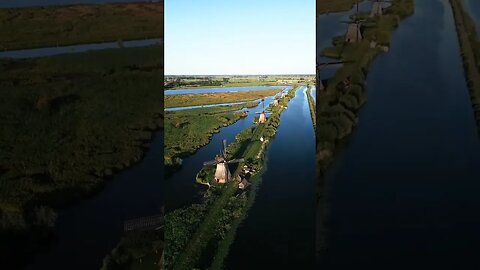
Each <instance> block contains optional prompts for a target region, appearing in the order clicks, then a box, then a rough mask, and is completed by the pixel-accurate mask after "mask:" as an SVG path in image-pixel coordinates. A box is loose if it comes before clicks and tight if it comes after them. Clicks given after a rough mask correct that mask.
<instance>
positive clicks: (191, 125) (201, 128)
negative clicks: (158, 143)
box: [164, 102, 259, 175]
mask: <svg viewBox="0 0 480 270" xmlns="http://www.w3.org/2000/svg"><path fill="white" fill-rule="evenodd" d="M258 104H259V103H258V102H248V103H245V104H237V105H228V106H218V107H209V108H197V109H189V110H180V111H167V112H165V148H164V162H165V170H166V173H167V175H169V174H171V173H172V172H173V171H174V170H176V169H178V168H179V167H180V166H181V164H182V160H181V159H182V158H184V157H186V156H189V155H191V154H193V153H194V152H195V151H197V150H198V149H199V148H201V147H202V146H204V145H206V144H208V143H209V142H210V139H211V137H212V136H213V134H215V133H217V132H219V130H220V128H222V127H226V126H229V125H231V124H233V123H235V122H237V121H238V120H239V119H241V118H243V117H246V116H247V113H246V112H244V111H240V110H242V109H244V108H253V107H256V106H257V105H258Z"/></svg>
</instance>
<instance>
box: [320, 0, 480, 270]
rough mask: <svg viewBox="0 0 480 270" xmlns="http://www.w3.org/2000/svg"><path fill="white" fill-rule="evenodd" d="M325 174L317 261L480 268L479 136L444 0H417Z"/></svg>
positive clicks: (326, 265)
mask: <svg viewBox="0 0 480 270" xmlns="http://www.w3.org/2000/svg"><path fill="white" fill-rule="evenodd" d="M415 3H416V12H415V15H413V16H412V17H410V18H408V19H406V20H405V21H403V22H402V23H401V24H400V28H398V29H397V31H396V32H395V34H394V37H393V44H392V47H391V50H390V52H389V53H387V54H382V55H380V56H379V58H377V59H376V61H375V62H374V64H373V66H372V67H371V72H370V74H369V76H368V80H367V85H368V103H367V104H366V106H365V107H364V109H363V111H362V112H361V114H360V121H359V125H358V128H357V129H356V130H355V132H354V134H353V136H352V138H351V140H350V142H349V143H348V144H347V146H346V147H345V150H344V151H343V152H342V153H340V155H338V158H337V161H336V163H335V164H334V166H333V167H332V168H331V169H330V171H329V172H328V173H327V175H326V183H327V186H326V192H327V196H328V204H327V208H328V212H329V215H328V219H327V229H328V232H327V249H326V252H325V254H323V256H322V257H321V258H322V260H321V263H320V265H319V267H318V269H335V270H337V269H357V268H359V267H361V268H362V269H480V261H479V260H478V253H479V252H480V246H479V243H480V230H479V228H480V215H479V214H478V213H479V211H480V196H479V195H478V194H479V191H480V181H479V180H480V170H479V165H480V142H479V136H478V133H477V128H476V124H475V121H474V115H473V111H472V108H471V102H470V98H469V93H468V89H467V87H466V83H465V79H464V74H463V67H462V61H461V59H460V52H459V45H458V41H457V35H456V32H455V26H454V22H453V16H452V12H451V8H450V5H449V3H448V0H430V1H415Z"/></svg>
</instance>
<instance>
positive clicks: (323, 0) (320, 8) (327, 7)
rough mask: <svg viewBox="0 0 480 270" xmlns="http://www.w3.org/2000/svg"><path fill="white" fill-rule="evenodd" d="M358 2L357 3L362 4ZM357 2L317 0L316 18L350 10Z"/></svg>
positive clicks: (348, 0) (351, 0)
mask: <svg viewBox="0 0 480 270" xmlns="http://www.w3.org/2000/svg"><path fill="white" fill-rule="evenodd" d="M362 1H363V0H359V1H358V2H362ZM356 2H357V0H317V16H318V15H321V14H325V13H329V12H341V11H347V10H350V9H352V7H353V6H354V5H355V3H356Z"/></svg>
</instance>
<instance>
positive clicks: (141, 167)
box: [28, 132, 164, 270]
mask: <svg viewBox="0 0 480 270" xmlns="http://www.w3.org/2000/svg"><path fill="white" fill-rule="evenodd" d="M162 186H163V132H157V133H156V134H155V136H154V139H153V141H152V143H151V148H150V150H149V151H148V152H147V153H146V155H145V157H144V159H143V160H142V161H141V162H140V163H139V164H137V165H134V166H133V167H131V168H129V169H127V170H125V171H123V172H121V173H118V174H116V175H115V176H114V177H113V179H112V180H111V181H109V182H108V183H107V184H106V186H105V188H104V189H103V190H102V192H101V193H99V194H98V195H95V196H94V197H92V198H90V199H86V200H83V201H81V202H79V203H78V204H75V205H74V206H72V207H67V208H65V209H61V210H60V211H59V216H58V219H57V224H56V236H57V239H56V241H55V243H54V245H53V247H52V248H51V249H49V250H47V251H46V252H45V253H43V254H38V255H37V256H36V257H35V258H34V260H33V262H32V263H31V264H30V266H29V267H28V269H32V270H38V269H78V270H85V269H100V267H101V266H102V261H103V258H104V257H105V256H106V255H107V254H109V253H110V252H111V251H112V249H113V248H114V247H115V246H116V245H117V244H118V242H119V240H120V238H121V237H122V236H123V222H124V221H125V220H128V219H133V218H138V217H143V216H151V215H156V214H159V213H160V207H161V205H162V203H163V198H164V196H163V193H162V192H163V190H164V189H163V187H162Z"/></svg>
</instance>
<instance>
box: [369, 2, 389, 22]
mask: <svg viewBox="0 0 480 270" xmlns="http://www.w3.org/2000/svg"><path fill="white" fill-rule="evenodd" d="M372 1H373V4H372V11H371V12H370V17H371V18H373V17H379V16H382V15H383V5H382V4H383V3H391V2H392V1H387V0H372Z"/></svg>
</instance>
